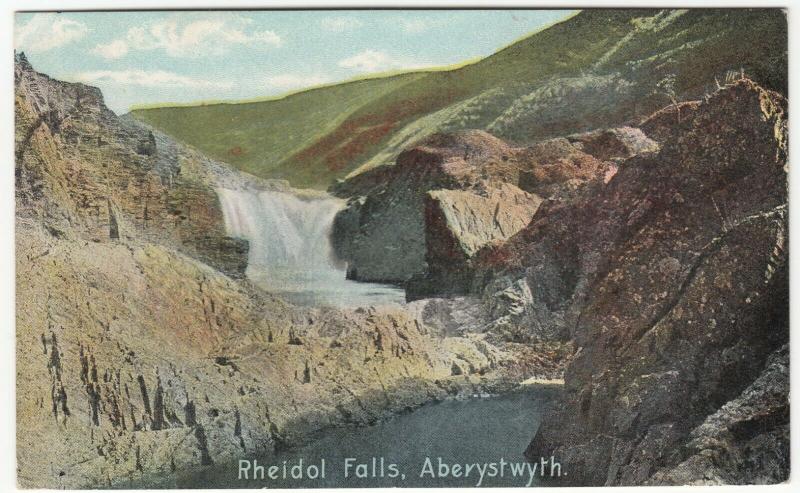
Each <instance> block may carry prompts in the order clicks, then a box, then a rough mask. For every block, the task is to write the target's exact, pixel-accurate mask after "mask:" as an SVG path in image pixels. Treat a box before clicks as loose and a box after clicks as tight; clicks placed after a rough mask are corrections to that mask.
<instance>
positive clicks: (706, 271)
mask: <svg viewBox="0 0 800 493" xmlns="http://www.w3.org/2000/svg"><path fill="white" fill-rule="evenodd" d="M785 112H786V101H785V100H784V99H783V97H782V96H780V95H778V94H776V93H773V92H769V91H766V90H764V89H761V88H760V87H758V86H757V85H755V84H753V83H752V82H750V81H747V80H742V81H739V82H737V83H735V84H733V85H731V86H729V87H727V88H725V89H723V90H720V91H718V92H716V93H715V94H713V95H711V96H709V97H708V98H707V99H706V100H704V101H702V102H699V103H697V104H693V105H688V106H683V107H681V108H680V111H676V110H675V108H670V109H669V110H667V111H663V112H660V113H657V114H656V115H654V116H653V117H652V118H650V119H649V120H647V121H645V122H643V124H642V128H643V129H644V130H645V132H648V133H650V134H658V135H661V136H662V139H661V150H660V151H659V152H658V153H655V154H651V155H647V156H639V157H634V158H631V159H629V160H627V161H625V162H624V163H623V164H621V165H620V168H619V171H618V172H617V173H616V175H615V176H614V177H613V179H612V180H611V181H610V182H609V183H608V184H607V185H606V186H604V187H601V188H599V189H597V190H592V191H591V193H586V194H583V195H582V197H581V198H579V199H577V200H576V201H575V202H574V203H571V204H566V205H557V206H553V208H552V209H551V210H550V211H547V212H546V213H545V214H543V215H542V216H541V218H540V219H539V220H534V221H533V222H532V223H531V224H530V225H529V226H528V227H527V228H526V230H525V231H523V232H521V233H520V235H519V238H516V239H514V240H512V241H511V242H509V244H508V245H506V246H505V247H502V248H501V249H499V250H498V251H495V252H492V255H488V256H487V258H488V257H494V258H495V259H497V258H503V259H504V261H505V262H511V263H513V264H515V265H516V266H517V267H523V268H526V269H527V270H526V273H525V275H526V278H527V279H528V281H529V283H532V284H533V285H534V286H537V287H538V286H539V284H538V283H540V282H541V280H545V282H547V281H546V280H548V279H550V280H555V279H558V281H556V282H555V283H552V282H551V283H548V284H550V285H551V287H552V289H551V295H550V296H549V299H546V300H545V301H546V304H548V305H549V306H550V307H551V308H552V307H555V308H556V309H557V310H560V311H562V312H563V313H564V321H565V325H566V327H567V328H568V330H569V331H570V332H571V334H572V336H573V338H574V342H575V345H576V347H577V352H576V354H575V356H574V359H573V360H572V362H571V363H570V365H569V367H568V369H567V373H566V377H565V379H566V392H565V396H564V399H563V402H562V403H561V405H559V406H556V407H554V408H553V411H552V412H551V413H550V414H549V416H547V417H546V419H545V420H544V421H543V423H542V426H541V427H540V429H539V432H538V433H537V435H536V438H535V439H534V441H533V442H532V444H531V446H530V448H529V450H528V454H529V456H531V457H533V456H538V455H539V454H540V453H542V452H547V454H549V453H551V452H553V453H554V454H556V455H558V456H559V457H560V458H561V459H562V460H563V461H564V462H565V463H566V464H567V465H568V466H566V467H568V468H569V470H570V476H569V479H570V482H575V483H576V484H600V485H602V484H606V485H630V484H648V483H653V484H663V483H668V484H686V483H692V484H695V483H699V484H702V483H716V482H725V483H752V482H779V481H783V480H785V479H786V478H787V477H788V467H789V466H788V450H789V435H788V387H787V386H786V380H785V376H786V370H787V368H786V367H787V365H788V360H787V359H786V348H785V346H784V345H785V344H787V343H788V338H789V332H788V327H789V326H788V315H789V310H788V306H789V305H788V303H789V298H788V269H787V260H788V250H787V246H788V245H787V241H788V223H787V208H786V204H787V179H786V172H787V168H786V166H787V163H786V123H787V122H786V113H785ZM509 259H513V260H509ZM495 268H496V267H495ZM531 289H532V291H534V292H536V291H538V289H537V288H536V287H533V286H532V288H531ZM770 387H771V388H770Z"/></svg>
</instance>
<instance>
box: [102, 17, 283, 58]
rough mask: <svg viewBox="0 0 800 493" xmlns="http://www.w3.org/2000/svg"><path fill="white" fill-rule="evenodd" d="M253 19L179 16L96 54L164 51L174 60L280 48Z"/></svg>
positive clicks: (279, 41) (135, 31)
mask: <svg viewBox="0 0 800 493" xmlns="http://www.w3.org/2000/svg"><path fill="white" fill-rule="evenodd" d="M252 23H253V21H252V19H248V18H246V17H239V16H216V17H211V18H206V19H203V18H201V19H196V20H194V21H191V22H179V20H178V19H177V18H176V17H171V18H169V19H165V20H161V21H158V22H153V23H151V24H149V25H145V26H138V27H133V28H131V29H129V30H128V32H127V33H126V35H125V36H124V37H122V38H119V39H115V40H113V41H111V42H109V43H107V44H105V45H97V46H96V47H95V48H94V50H93V51H94V53H96V54H98V55H100V56H102V57H105V58H120V57H122V56H124V55H125V54H127V53H128V52H129V51H134V50H146V51H151V50H163V51H164V53H166V54H167V55H169V56H172V57H188V58H195V57H202V56H207V55H221V54H223V53H225V52H227V51H228V49H229V48H230V47H231V46H235V45H251V46H261V47H264V46H266V47H277V46H280V45H282V44H283V40H282V39H281V37H280V36H279V35H278V34H277V33H275V32H274V31H270V30H254V29H251V28H250V26H251V25H252Z"/></svg>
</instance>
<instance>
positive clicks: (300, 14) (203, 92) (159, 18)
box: [14, 10, 572, 113]
mask: <svg viewBox="0 0 800 493" xmlns="http://www.w3.org/2000/svg"><path fill="white" fill-rule="evenodd" d="M571 13H572V12H571V11H567V10H560V11H558V10H557V11H552V10H551V11H546V10H490V11H476V10H462V11H436V10H416V11H414V10H402V11H394V10H383V11H379V10H372V11H232V12H219V11H217V12H72V13H62V14H56V13H36V14H28V13H25V14H17V15H16V19H15V21H16V25H15V33H14V34H15V36H14V37H15V46H16V49H17V50H23V51H25V54H26V55H27V57H28V59H29V60H30V61H31V63H32V64H33V66H34V68H36V69H37V70H39V71H41V72H45V73H47V74H48V75H51V76H53V77H56V78H59V79H64V80H70V81H81V82H85V83H88V84H91V85H95V86H98V87H100V88H101V89H102V91H103V94H104V95H105V98H106V102H107V104H108V105H109V106H110V107H111V109H113V110H114V111H116V112H117V113H124V112H125V111H127V110H128V108H129V107H130V106H131V105H136V104H151V103H163V102H176V103H180V102H190V101H197V100H208V99H245V98H254V97H266V96H275V95H279V94H283V93H286V92H288V91H293V90H297V89H300V88H303V87H308V86H313V85H319V84H323V83H329V82H336V81H341V80H347V79H350V78H353V77H358V76H362V75H364V74H370V73H380V72H386V71H394V70H404V69H417V68H424V67H430V66H441V65H449V64H453V63H458V62H462V61H465V60H469V59H473V58H475V57H481V56H486V55H489V54H491V53H493V52H494V51H496V50H497V49H499V48H501V47H503V46H505V45H506V44H508V43H510V42H512V41H514V40H516V39H518V38H520V37H521V36H524V35H525V34H528V33H530V32H531V31H534V30H537V29H539V28H541V27H543V26H545V25H547V24H550V23H552V22H554V21H557V20H560V19H563V18H565V17H567V16H568V15H570V14H571Z"/></svg>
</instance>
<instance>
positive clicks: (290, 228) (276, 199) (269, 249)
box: [217, 188, 404, 305]
mask: <svg viewBox="0 0 800 493" xmlns="http://www.w3.org/2000/svg"><path fill="white" fill-rule="evenodd" d="M217 195H218V196H219V199H220V203H221V205H222V213H223V216H224V219H225V229H226V232H227V234H228V235H229V236H233V237H238V238H243V239H246V240H248V241H249V242H250V253H249V257H248V262H247V272H246V275H247V277H249V278H250V279H252V280H253V281H254V282H256V283H257V284H259V285H260V286H262V287H263V288H264V289H266V290H269V291H275V292H279V293H283V294H284V295H287V296H288V297H289V298H290V299H291V300H292V301H299V302H302V303H304V304H309V303H310V304H316V303H327V304H336V305H353V304H365V303H369V304H374V303H375V302H376V301H393V302H402V299H403V298H404V295H403V294H402V290H399V289H396V288H393V287H387V286H382V285H375V284H372V285H370V284H363V283H356V282H353V281H348V280H346V279H345V273H346V265H345V264H344V263H342V262H339V261H338V260H337V259H336V258H335V256H334V254H333V247H332V246H331V239H330V236H331V229H332V227H333V219H334V217H335V216H336V213H337V212H338V211H339V210H340V209H341V208H342V207H343V206H344V201H342V200H339V199H336V198H334V197H331V196H329V195H324V194H319V195H313V196H303V195H298V194H295V193H292V192H290V191H280V190H256V189H252V188H244V189H230V188H219V189H217ZM367 298H368V299H367ZM378 298H382V299H378Z"/></svg>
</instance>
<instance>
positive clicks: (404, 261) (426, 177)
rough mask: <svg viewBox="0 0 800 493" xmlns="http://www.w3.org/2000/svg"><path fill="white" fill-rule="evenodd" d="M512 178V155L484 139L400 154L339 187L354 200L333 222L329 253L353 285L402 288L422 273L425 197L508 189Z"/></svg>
mask: <svg viewBox="0 0 800 493" xmlns="http://www.w3.org/2000/svg"><path fill="white" fill-rule="evenodd" d="M517 174H518V167H517V165H516V164H515V160H514V159H513V153H512V148H511V147H509V146H508V145H506V144H505V143H504V142H503V141H501V140H499V139H497V138H495V137H492V136H491V135H489V134H487V133H486V132H482V131H477V130H475V131H465V132H460V133H456V134H436V135H434V136H432V137H430V138H429V139H427V140H426V141H425V142H424V143H423V144H422V145H420V146H417V147H414V148H412V149H410V150H407V151H405V152H403V153H401V154H400V156H399V157H398V158H397V164H395V165H393V166H382V167H379V168H376V169H374V170H371V171H369V172H366V173H363V174H361V175H357V176H356V177H354V178H352V179H351V180H347V181H345V182H342V183H339V184H338V186H337V187H336V188H335V189H334V190H333V192H334V194H336V195H339V196H342V197H351V199H350V201H349V203H348V205H347V207H346V208H345V209H344V210H343V211H342V212H340V213H339V215H338V216H337V218H336V221H335V222H334V229H333V242H334V249H335V251H336V253H337V255H338V256H339V257H340V258H342V259H343V260H346V261H347V262H348V263H349V271H350V277H351V278H352V279H357V280H361V281H385V282H394V283H403V282H405V281H407V280H408V279H410V278H411V277H412V276H414V275H421V274H423V273H424V272H425V270H426V264H425V253H426V252H425V227H424V214H425V206H424V202H425V197H426V194H427V193H428V192H429V191H432V190H440V189H445V190H469V189H472V188H475V187H479V186H481V185H484V184H486V183H487V182H489V183H490V182H494V181H498V180H500V179H501V178H502V179H503V180H502V181H507V182H509V183H510V182H513V181H515V179H514V176H516V175H517ZM387 259H391V260H390V261H389V262H387Z"/></svg>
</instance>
